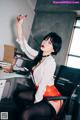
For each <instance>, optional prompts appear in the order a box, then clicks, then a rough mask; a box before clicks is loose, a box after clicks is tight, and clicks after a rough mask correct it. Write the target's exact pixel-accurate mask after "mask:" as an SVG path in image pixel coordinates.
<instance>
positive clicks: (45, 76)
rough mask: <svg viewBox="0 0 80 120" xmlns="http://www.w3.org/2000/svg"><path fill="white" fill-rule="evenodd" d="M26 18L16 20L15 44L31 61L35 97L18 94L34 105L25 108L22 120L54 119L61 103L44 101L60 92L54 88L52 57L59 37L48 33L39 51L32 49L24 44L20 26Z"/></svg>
mask: <svg viewBox="0 0 80 120" xmlns="http://www.w3.org/2000/svg"><path fill="white" fill-rule="evenodd" d="M25 18H26V16H22V15H19V16H18V17H17V19H16V27H17V42H18V44H19V45H20V47H21V49H22V50H23V52H24V53H25V54H26V55H27V56H28V57H29V58H30V59H32V60H33V66H32V71H33V77H34V80H35V88H36V93H35V92H34V93H35V95H34V94H33V93H32V91H31V92H30V91H28V92H27V91H23V92H20V93H19V94H18V96H19V97H21V99H25V100H26V101H27V100H29V99H31V100H32V101H33V102H34V104H32V105H31V106H30V107H29V108H26V109H25V110H24V112H23V114H22V120H32V119H34V120H35V119H38V120H39V119H41V120H49V119H51V118H53V119H55V117H56V114H57V113H58V112H59V110H60V108H61V106H62V103H63V101H60V100H56V101H45V100H44V98H45V97H46V96H61V94H60V92H59V91H58V90H57V88H56V87H55V86H54V78H53V76H54V72H55V69H56V63H55V59H54V58H53V56H52V55H56V54H57V53H58V52H59V50H60V48H61V44H62V40H61V37H60V36H58V35H57V34H56V33H53V32H51V33H49V34H48V35H46V36H45V37H44V38H43V41H42V43H41V46H40V51H39V52H38V51H36V50H34V49H32V48H31V47H30V46H29V45H28V44H27V42H26V40H25V37H24V34H23V30H22V24H23V21H24V20H25Z"/></svg>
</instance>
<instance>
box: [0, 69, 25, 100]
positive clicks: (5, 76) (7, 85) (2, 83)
mask: <svg viewBox="0 0 80 120" xmlns="http://www.w3.org/2000/svg"><path fill="white" fill-rule="evenodd" d="M26 77H27V76H26V75H20V74H16V73H15V72H13V73H6V72H4V71H3V70H0V100H1V98H4V97H10V96H11V93H12V91H13V89H14V88H15V87H16V86H15V84H16V79H18V80H20V81H21V82H23V81H24V79H25V78H26ZM21 78H22V79H21ZM20 81H19V82H20Z"/></svg>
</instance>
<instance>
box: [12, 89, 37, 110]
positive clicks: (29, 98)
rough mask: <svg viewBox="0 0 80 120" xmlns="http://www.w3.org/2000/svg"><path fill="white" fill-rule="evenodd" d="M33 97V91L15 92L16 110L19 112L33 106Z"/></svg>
mask: <svg viewBox="0 0 80 120" xmlns="http://www.w3.org/2000/svg"><path fill="white" fill-rule="evenodd" d="M34 96H35V90H31V89H27V90H21V91H15V93H14V100H15V103H16V105H17V108H18V109H19V110H20V111H23V109H24V108H25V107H28V106H30V105H32V104H33V102H34Z"/></svg>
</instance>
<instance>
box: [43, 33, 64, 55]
mask: <svg viewBox="0 0 80 120" xmlns="http://www.w3.org/2000/svg"><path fill="white" fill-rule="evenodd" d="M49 38H50V40H51V42H52V44H53V49H54V53H52V54H53V55H56V54H57V53H58V52H59V51H60V49H61V46H62V39H61V37H60V36H59V35H58V34H56V33H55V32H51V33H49V34H47V35H46V36H45V37H44V38H43V40H45V39H49Z"/></svg>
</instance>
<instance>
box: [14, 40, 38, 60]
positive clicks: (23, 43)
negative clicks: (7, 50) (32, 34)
mask: <svg viewBox="0 0 80 120" xmlns="http://www.w3.org/2000/svg"><path fill="white" fill-rule="evenodd" d="M16 41H17V42H18V44H19V45H20V47H21V49H22V51H23V52H24V53H25V54H26V55H27V56H28V57H29V58H30V59H34V58H35V57H36V56H37V55H38V51H37V50H34V49H33V48H31V47H30V46H29V45H28V43H27V41H26V40H25V39H24V40H19V39H17V40H16Z"/></svg>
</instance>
